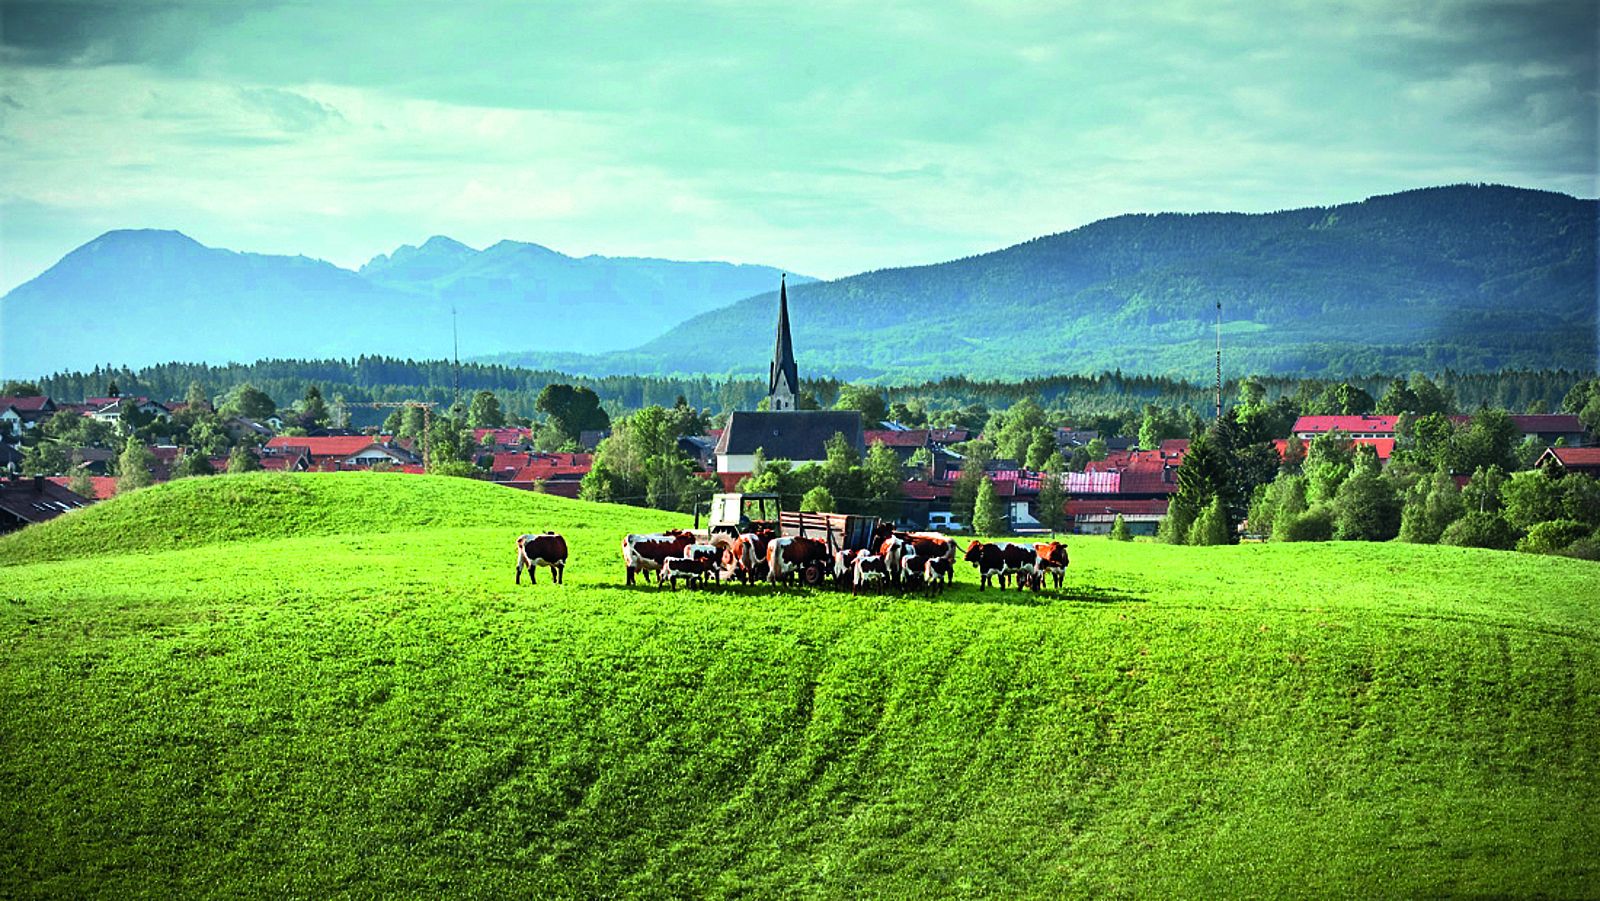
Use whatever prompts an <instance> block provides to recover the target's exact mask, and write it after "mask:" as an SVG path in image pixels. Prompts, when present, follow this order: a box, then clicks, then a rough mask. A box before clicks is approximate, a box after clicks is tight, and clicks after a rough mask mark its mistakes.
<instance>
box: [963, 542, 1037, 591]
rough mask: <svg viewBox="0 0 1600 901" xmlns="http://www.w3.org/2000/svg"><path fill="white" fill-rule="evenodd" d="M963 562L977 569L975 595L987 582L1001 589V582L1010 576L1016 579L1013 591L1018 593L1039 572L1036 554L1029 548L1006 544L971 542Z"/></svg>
mask: <svg viewBox="0 0 1600 901" xmlns="http://www.w3.org/2000/svg"><path fill="white" fill-rule="evenodd" d="M963 559H965V560H966V561H967V562H968V563H971V564H972V565H973V566H975V567H977V569H978V590H979V591H982V590H983V589H984V588H985V587H987V586H988V584H989V580H990V579H991V578H992V579H995V580H996V581H997V582H998V583H999V584H1000V586H1001V587H1002V588H1003V587H1005V582H1004V578H1005V577H1006V576H1011V575H1015V576H1016V577H1017V590H1018V591H1021V590H1022V589H1023V588H1024V587H1026V583H1027V581H1028V580H1029V579H1030V578H1031V577H1032V576H1033V574H1034V573H1035V572H1036V571H1037V570H1038V568H1039V552H1038V551H1036V550H1034V549H1033V547H1032V546H1031V545H1026V544H1012V543H1011V542H1009V541H997V542H995V543H994V544H984V543H983V542H981V541H974V542H972V544H970V545H968V546H967V553H966V555H965V556H964V558H963Z"/></svg>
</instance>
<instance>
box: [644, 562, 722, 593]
mask: <svg viewBox="0 0 1600 901" xmlns="http://www.w3.org/2000/svg"><path fill="white" fill-rule="evenodd" d="M716 572H717V564H716V563H715V562H712V561H709V560H703V559H696V558H694V557H668V558H667V559H666V560H664V561H662V563H661V571H660V572H659V573H657V583H656V588H657V589H660V588H661V586H662V585H665V584H667V583H668V582H671V583H672V590H673V591H677V590H678V580H679V579H682V580H684V581H685V582H688V583H689V587H691V588H693V587H695V586H697V585H699V584H700V583H701V582H702V581H704V580H705V578H706V577H707V576H712V577H715V575H716Z"/></svg>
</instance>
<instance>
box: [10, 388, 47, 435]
mask: <svg viewBox="0 0 1600 901" xmlns="http://www.w3.org/2000/svg"><path fill="white" fill-rule="evenodd" d="M55 414H56V405H55V402H54V401H52V400H50V398H48V397H44V396H42V395H40V396H37V397H0V435H18V436H20V435H21V434H22V433H23V431H25V430H27V429H36V428H38V427H39V423H41V422H44V421H45V420H46V419H49V418H50V417H52V416H54V415H55Z"/></svg>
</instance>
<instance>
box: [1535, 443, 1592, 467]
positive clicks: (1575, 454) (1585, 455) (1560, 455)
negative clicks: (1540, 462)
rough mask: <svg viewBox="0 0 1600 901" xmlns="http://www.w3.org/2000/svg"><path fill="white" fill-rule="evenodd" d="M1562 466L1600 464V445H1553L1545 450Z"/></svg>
mask: <svg viewBox="0 0 1600 901" xmlns="http://www.w3.org/2000/svg"><path fill="white" fill-rule="evenodd" d="M1545 453H1547V454H1551V455H1553V456H1554V457H1555V458H1556V459H1557V460H1560V461H1561V465H1562V466H1600V447H1552V448H1550V449H1549V450H1547V451H1545Z"/></svg>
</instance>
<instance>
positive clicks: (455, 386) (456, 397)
mask: <svg viewBox="0 0 1600 901" xmlns="http://www.w3.org/2000/svg"><path fill="white" fill-rule="evenodd" d="M450 343H451V345H452V346H453V348H454V350H455V366H454V368H453V369H452V370H451V397H450V406H451V407H452V408H455V407H458V406H460V405H461V335H460V333H459V332H457V331H456V308H455V305H454V304H451V305H450ZM1218 353H1219V354H1220V353H1221V351H1218ZM1217 365H1218V366H1221V365H1222V364H1220V363H1219V364H1217ZM1218 371H1219V372H1220V371H1221V370H1220V369H1219V370H1218Z"/></svg>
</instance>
